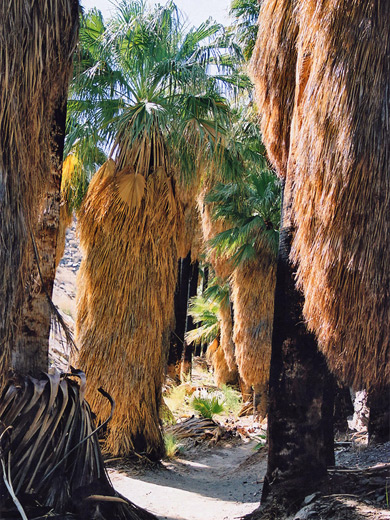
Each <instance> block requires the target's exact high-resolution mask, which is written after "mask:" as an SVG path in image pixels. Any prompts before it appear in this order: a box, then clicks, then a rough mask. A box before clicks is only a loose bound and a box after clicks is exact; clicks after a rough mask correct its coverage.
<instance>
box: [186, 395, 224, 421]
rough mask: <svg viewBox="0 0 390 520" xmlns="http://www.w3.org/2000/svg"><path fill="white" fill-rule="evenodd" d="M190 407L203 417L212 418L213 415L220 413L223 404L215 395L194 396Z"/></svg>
mask: <svg viewBox="0 0 390 520" xmlns="http://www.w3.org/2000/svg"><path fill="white" fill-rule="evenodd" d="M191 404H192V407H193V409H194V410H196V411H197V412H198V413H200V415H201V416H202V417H204V418H205V419H212V418H213V416H214V415H217V414H219V413H222V412H223V410H224V407H223V405H222V404H221V403H220V402H219V401H218V399H217V398H216V397H213V398H212V399H210V398H207V397H206V398H201V397H194V398H193V400H192V403H191Z"/></svg>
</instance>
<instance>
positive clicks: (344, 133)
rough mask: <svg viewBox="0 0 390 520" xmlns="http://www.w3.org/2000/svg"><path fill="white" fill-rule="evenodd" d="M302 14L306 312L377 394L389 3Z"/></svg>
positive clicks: (338, 360) (382, 363) (388, 279)
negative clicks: (375, 389)
mask: <svg viewBox="0 0 390 520" xmlns="http://www.w3.org/2000/svg"><path fill="white" fill-rule="evenodd" d="M298 7H299V8H298V10H297V16H298V22H299V26H300V32H299V38H298V63H297V81H298V84H297V93H296V106H295V109H294V121H295V123H294V125H293V127H292V131H291V156H290V163H291V165H293V166H292V167H293V171H292V175H293V178H294V193H293V208H292V209H293V219H294V225H295V227H296V233H295V238H294V241H293V245H292V259H293V261H294V262H295V263H296V265H297V267H298V269H297V283H298V286H299V287H300V288H301V289H302V290H303V293H304V296H305V303H304V308H303V313H304V317H305V318H306V320H307V323H308V326H309V328H310V329H311V330H313V331H314V332H315V333H316V335H317V337H318V340H319V345H320V347H321V349H322V351H323V352H324V354H325V355H326V358H327V360H328V363H329V365H330V367H331V368H332V369H333V370H334V371H335V372H336V373H337V374H338V375H339V376H340V377H341V378H342V379H343V380H344V381H345V382H346V383H348V384H350V385H353V386H354V387H355V388H361V387H365V388H369V387H381V386H385V385H388V384H389V381H390V328H389V324H390V298H389V287H390V264H389V262H388V258H387V251H388V250H389V249H390V234H389V227H390V214H389V206H390V185H389V178H390V162H389V160H388V149H389V127H390V98H389V95H388V92H389V88H390V84H389V78H390V64H389V51H390V31H389V24H388V19H389V17H390V4H389V3H388V2H371V3H370V2H364V1H363V0H360V1H357V2H354V3H353V4H351V5H348V6H347V5H344V4H340V3H339V2H323V3H322V4H321V6H317V5H316V4H315V3H314V2H302V1H301V2H298ZM325 12H326V16H324V13H325ZM362 27H364V28H365V29H364V31H362ZM259 73H260V71H259Z"/></svg>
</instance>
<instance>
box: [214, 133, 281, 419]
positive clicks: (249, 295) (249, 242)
mask: <svg viewBox="0 0 390 520" xmlns="http://www.w3.org/2000/svg"><path fill="white" fill-rule="evenodd" d="M259 142H260V141H259ZM251 166H252V171H251ZM256 166H257V165H256ZM247 167H248V173H247V174H246V176H245V177H244V178H243V179H241V180H240V182H239V183H230V184H219V185H216V186H215V187H214V189H212V190H211V191H210V193H209V194H208V196H207V197H206V201H207V202H209V203H213V204H214V210H213V213H214V218H215V219H217V220H218V219H219V220H223V221H225V222H226V223H227V224H228V226H227V227H228V229H226V230H225V231H223V232H222V233H220V234H218V235H216V236H215V237H214V239H212V240H211V241H210V247H212V248H215V250H216V251H217V252H219V253H223V254H225V255H227V257H228V258H229V259H230V262H231V263H232V265H233V268H232V275H231V277H230V285H231V295H230V297H231V300H232V304H233V312H234V333H233V341H234V345H235V359H236V362H237V365H238V369H239V373H240V377H241V378H242V379H243V381H244V383H245V384H246V385H247V386H248V387H253V388H254V403H255V406H254V413H255V414H256V415H258V416H259V418H260V419H261V418H264V417H265V415H266V414H267V401H268V400H267V393H268V379H269V366H270V357H271V335H272V319H273V309H274V305H273V303H274V291H275V274H276V253H277V242H278V227H279V220H280V212H279V207H280V187H279V183H278V182H277V180H276V177H275V175H274V174H273V173H272V172H270V171H269V170H267V169H264V170H260V171H258V167H257V171H256V169H255V167H254V166H253V165H251V164H250V163H249V162H248V163H247Z"/></svg>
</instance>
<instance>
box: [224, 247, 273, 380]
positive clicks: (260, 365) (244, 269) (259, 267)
mask: <svg viewBox="0 0 390 520" xmlns="http://www.w3.org/2000/svg"><path fill="white" fill-rule="evenodd" d="M275 280H276V259H275V255H272V254H269V253H267V252H266V251H262V252H261V253H258V255H257V256H256V258H254V259H253V260H250V261H248V262H246V263H245V264H243V265H240V266H238V267H237V268H236V269H235V270H234V273H233V275H232V277H231V287H232V291H231V296H230V297H231V300H232V302H233V308H234V329H233V330H234V334H233V341H234V345H235V358H236V362H237V365H238V371H239V374H240V377H241V378H242V379H243V380H244V382H245V383H246V384H247V385H253V386H256V385H261V384H267V383H268V379H269V368H270V361H271V339H272V321H273V314H274V292H275Z"/></svg>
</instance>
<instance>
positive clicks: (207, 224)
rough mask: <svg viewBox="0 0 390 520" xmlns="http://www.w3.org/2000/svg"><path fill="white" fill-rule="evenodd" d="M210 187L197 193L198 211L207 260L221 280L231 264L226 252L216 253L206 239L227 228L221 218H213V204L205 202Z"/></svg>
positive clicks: (228, 271) (226, 276)
mask: <svg viewBox="0 0 390 520" xmlns="http://www.w3.org/2000/svg"><path fill="white" fill-rule="evenodd" d="M209 190H210V188H209V187H205V188H203V190H202V191H201V192H200V193H199V195H198V211H199V215H200V219H201V224H202V234H203V242H204V249H205V254H206V258H207V260H208V261H209V262H210V264H211V265H212V267H213V269H214V271H215V274H216V275H217V276H218V277H219V278H221V279H222V280H227V279H228V277H229V276H230V275H231V273H232V264H231V262H229V257H228V255H227V254H220V253H216V251H215V250H214V249H212V248H210V247H209V246H208V244H207V243H208V241H209V240H211V239H212V238H214V237H215V236H216V235H218V233H221V232H222V231H224V230H225V229H226V228H227V224H226V223H225V222H224V221H222V220H213V218H212V214H213V205H212V204H206V203H205V196H206V194H207V193H208V192H209Z"/></svg>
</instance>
